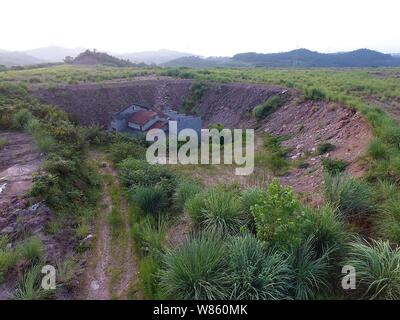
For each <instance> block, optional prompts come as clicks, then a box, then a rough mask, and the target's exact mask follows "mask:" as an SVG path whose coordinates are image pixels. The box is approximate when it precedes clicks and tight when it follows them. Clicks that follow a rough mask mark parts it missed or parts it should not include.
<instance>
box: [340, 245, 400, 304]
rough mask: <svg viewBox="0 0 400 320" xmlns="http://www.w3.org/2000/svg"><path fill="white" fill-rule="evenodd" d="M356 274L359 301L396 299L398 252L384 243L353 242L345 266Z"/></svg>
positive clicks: (399, 275)
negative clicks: (351, 267)
mask: <svg viewBox="0 0 400 320" xmlns="http://www.w3.org/2000/svg"><path fill="white" fill-rule="evenodd" d="M345 263H346V264H347V265H351V266H353V267H354V268H355V270H356V272H357V273H356V275H357V277H356V280H357V282H358V283H357V290H358V291H360V292H361V295H362V297H363V298H368V299H393V300H398V299H400V249H399V248H392V247H391V245H390V244H389V242H387V241H374V240H373V241H371V242H370V243H366V244H364V243H361V242H355V243H352V244H351V248H350V254H349V256H348V258H347V260H346V262H345Z"/></svg>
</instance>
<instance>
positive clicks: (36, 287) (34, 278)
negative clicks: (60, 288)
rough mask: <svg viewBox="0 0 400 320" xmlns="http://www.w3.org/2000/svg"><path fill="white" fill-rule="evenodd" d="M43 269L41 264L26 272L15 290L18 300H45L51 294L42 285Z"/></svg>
mask: <svg viewBox="0 0 400 320" xmlns="http://www.w3.org/2000/svg"><path fill="white" fill-rule="evenodd" d="M41 270H42V267H41V266H40V265H34V266H32V267H31V268H30V269H29V270H28V271H26V272H25V273H24V276H23V277H22V279H21V280H20V281H19V283H18V286H17V290H16V292H15V297H14V298H15V299H16V300H43V299H45V298H47V297H48V296H49V295H50V294H51V291H49V290H44V289H43V288H42V286H41V279H42V277H41V275H42V274H41Z"/></svg>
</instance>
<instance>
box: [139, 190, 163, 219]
mask: <svg viewBox="0 0 400 320" xmlns="http://www.w3.org/2000/svg"><path fill="white" fill-rule="evenodd" d="M133 192H134V194H133V199H134V201H135V203H136V204H137V205H138V207H139V208H140V209H141V210H142V211H143V212H144V213H146V214H152V215H154V214H156V213H160V212H162V211H163V210H164V209H165V208H166V207H167V204H168V202H167V201H168V199H167V194H166V193H165V191H164V190H163V189H162V188H161V187H160V186H154V187H138V188H136V189H134V190H133Z"/></svg>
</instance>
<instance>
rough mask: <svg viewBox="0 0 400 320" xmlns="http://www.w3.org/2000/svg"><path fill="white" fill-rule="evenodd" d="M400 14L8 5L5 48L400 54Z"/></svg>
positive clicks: (205, 5) (306, 5) (176, 4)
mask: <svg viewBox="0 0 400 320" xmlns="http://www.w3.org/2000/svg"><path fill="white" fill-rule="evenodd" d="M399 9H400V3H399V2H396V1H394V0H381V1H379V2H378V1H376V0H367V1H363V2H360V1H354V0H353V1H350V0H347V1H345V0H337V1H324V2H323V3H322V1H317V0H306V1H301V2H299V1H295V0H280V1H260V0H248V1H246V2H243V1H232V0H231V1H228V0H220V1H218V2H216V1H211V0H204V1H202V2H194V1H188V0H186V1H185V0H171V1H168V2H167V1H158V0H147V1H127V0H115V1H113V2H106V1H96V2H93V1H85V2H83V1H77V0H70V1H63V0H61V1H57V2H55V1H50V0H38V1H35V2H33V1H28V0H12V1H11V0H5V1H3V2H2V11H3V12H4V13H6V14H3V16H2V19H1V20H0V30H2V34H1V39H2V40H1V42H0V49H3V50H9V51H24V50H31V49H35V48H41V47H47V46H50V45H57V46H61V47H67V48H82V47H83V48H90V49H93V48H96V49H97V50H99V51H107V52H110V53H119V54H123V53H131V52H141V51H156V50H160V49H167V50H174V51H180V52H186V53H191V54H196V55H202V56H232V55H234V54H235V53H240V52H249V51H252V52H260V53H271V52H284V51H290V50H293V49H297V48H307V49H310V50H312V51H318V52H323V53H332V52H341V51H352V50H355V49H359V48H368V49H372V50H377V51H381V52H384V53H399V52H400V34H399V33H398V32H397V31H398V26H397V14H398V12H399Z"/></svg>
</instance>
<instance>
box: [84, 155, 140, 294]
mask: <svg viewBox="0 0 400 320" xmlns="http://www.w3.org/2000/svg"><path fill="white" fill-rule="evenodd" d="M91 158H92V159H93V160H94V161H95V162H96V163H98V164H100V165H99V168H100V169H99V170H100V174H101V175H102V176H103V183H102V193H101V203H100V209H99V213H98V216H97V225H96V231H95V239H96V243H95V245H94V248H93V250H92V251H91V252H90V253H89V257H88V264H87V269H86V271H85V276H84V278H85V281H84V288H83V289H82V292H83V298H84V299H88V300H109V299H128V298H132V294H131V293H132V292H131V291H133V289H134V286H135V284H136V278H137V266H136V262H135V259H134V251H133V245H132V239H131V237H130V227H129V208H128V205H127V203H126V201H125V199H123V197H122V196H120V197H118V198H117V203H115V202H116V200H115V199H114V198H113V196H112V192H113V190H114V191H115V190H118V191H119V181H118V177H117V174H116V172H115V170H114V168H113V167H112V165H111V163H110V162H109V161H107V160H105V158H104V155H103V154H101V153H99V152H92V153H91ZM114 197H115V195H114ZM113 209H116V210H117V211H118V212H119V213H120V214H121V221H122V227H121V230H120V232H119V233H118V234H117V235H114V234H113V233H112V232H111V229H110V225H109V221H108V214H109V213H110V212H111V211H112V210H113Z"/></svg>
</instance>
